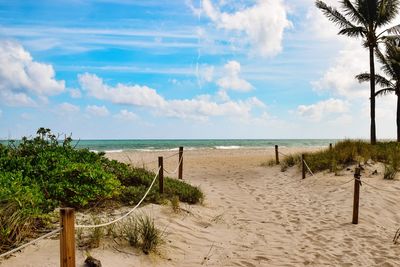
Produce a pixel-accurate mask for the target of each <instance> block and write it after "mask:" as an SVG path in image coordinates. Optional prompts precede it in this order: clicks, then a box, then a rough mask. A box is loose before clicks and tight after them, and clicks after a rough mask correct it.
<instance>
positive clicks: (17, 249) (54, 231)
mask: <svg viewBox="0 0 400 267" xmlns="http://www.w3.org/2000/svg"><path fill="white" fill-rule="evenodd" d="M60 231H61V228H57V229H55V230H53V231H51V232H49V233H47V234H45V235H42V236H41V237H38V238H36V239H34V240H32V241H29V242H28V243H26V244H23V245H21V246H19V247H17V248H14V249H12V250H10V251H7V252H5V253H3V254H1V255H0V258H2V257H6V256H8V255H11V254H13V253H14V252H17V251H19V250H21V249H23V248H25V247H27V246H29V245H32V244H34V243H36V242H38V241H40V240H42V239H45V238H47V237H50V236H53V235H55V234H57V233H58V232H60Z"/></svg>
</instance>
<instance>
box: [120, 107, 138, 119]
mask: <svg viewBox="0 0 400 267" xmlns="http://www.w3.org/2000/svg"><path fill="white" fill-rule="evenodd" d="M115 117H116V118H117V119H120V120H126V121H135V120H137V119H138V118H139V116H138V115H136V114H135V113H133V112H131V111H128V110H126V109H122V110H120V112H119V113H118V114H116V115H115Z"/></svg>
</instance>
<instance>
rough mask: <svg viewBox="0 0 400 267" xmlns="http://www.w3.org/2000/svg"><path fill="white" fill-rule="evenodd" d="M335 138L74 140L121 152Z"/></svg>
mask: <svg viewBox="0 0 400 267" xmlns="http://www.w3.org/2000/svg"><path fill="white" fill-rule="evenodd" d="M337 141H338V140H336V139H248V140H246V139H232V140H223V139H201V140H80V141H79V142H78V141H74V142H73V145H76V147H77V148H88V149H90V150H92V151H104V152H108V153H110V152H122V151H126V150H139V151H162V150H178V147H180V146H183V147H184V149H185V150H194V149H243V148H247V149H248V148H251V149H262V148H267V147H274V146H275V145H278V146H280V147H323V146H329V143H332V144H334V143H336V142H337Z"/></svg>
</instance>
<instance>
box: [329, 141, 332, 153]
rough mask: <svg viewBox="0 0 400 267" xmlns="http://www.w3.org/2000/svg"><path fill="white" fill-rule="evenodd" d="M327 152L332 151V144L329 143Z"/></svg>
mask: <svg viewBox="0 0 400 267" xmlns="http://www.w3.org/2000/svg"><path fill="white" fill-rule="evenodd" d="M329 151H332V143H329Z"/></svg>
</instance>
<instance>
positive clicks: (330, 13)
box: [315, 0, 356, 29]
mask: <svg viewBox="0 0 400 267" xmlns="http://www.w3.org/2000/svg"><path fill="white" fill-rule="evenodd" d="M315 5H316V6H317V8H319V9H321V10H322V13H324V15H325V16H326V17H327V18H328V19H329V20H330V21H332V22H333V23H335V24H336V25H338V26H339V28H341V29H345V28H355V27H356V26H355V25H353V24H352V23H351V22H350V21H348V20H347V19H346V18H345V17H344V16H343V15H342V14H340V12H339V11H337V10H336V8H333V7H330V6H328V5H327V4H325V3H324V2H323V1H321V0H317V1H316V2H315Z"/></svg>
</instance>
